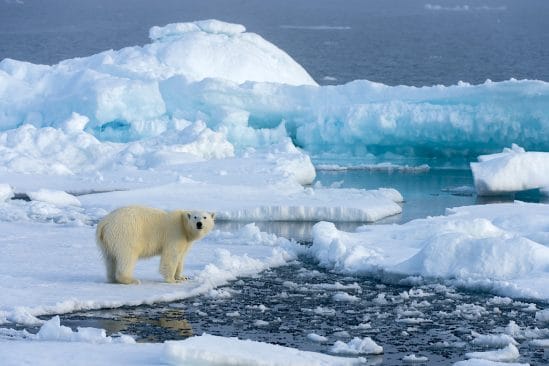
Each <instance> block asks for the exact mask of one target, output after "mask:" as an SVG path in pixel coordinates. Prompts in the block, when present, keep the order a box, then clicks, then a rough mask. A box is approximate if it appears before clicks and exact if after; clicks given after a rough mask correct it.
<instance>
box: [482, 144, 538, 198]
mask: <svg viewBox="0 0 549 366" xmlns="http://www.w3.org/2000/svg"><path fill="white" fill-rule="evenodd" d="M478 160H479V162H478V163H471V170H472V171H473V178H474V181H475V187H476V190H477V193H478V194H479V195H496V194H502V193H510V192H518V191H523V190H527V189H534V188H544V187H549V152H526V151H524V149H522V148H520V147H519V146H517V145H513V147H512V148H511V149H504V150H503V152H502V153H498V154H493V155H483V156H479V158H478Z"/></svg>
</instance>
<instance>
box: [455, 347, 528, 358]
mask: <svg viewBox="0 0 549 366" xmlns="http://www.w3.org/2000/svg"><path fill="white" fill-rule="evenodd" d="M465 357H467V358H480V359H483V360H488V361H497V362H510V361H515V360H516V359H517V358H519V357H520V353H519V350H518V348H517V347H516V346H515V345H513V344H509V345H508V346H507V347H505V348H502V349H499V350H495V351H484V352H468V353H466V354H465Z"/></svg>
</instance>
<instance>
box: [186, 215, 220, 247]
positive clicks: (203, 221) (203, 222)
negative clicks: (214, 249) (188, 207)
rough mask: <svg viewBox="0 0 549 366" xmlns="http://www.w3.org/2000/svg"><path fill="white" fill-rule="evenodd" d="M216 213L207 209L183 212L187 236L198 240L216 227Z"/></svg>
mask: <svg viewBox="0 0 549 366" xmlns="http://www.w3.org/2000/svg"><path fill="white" fill-rule="evenodd" d="M214 219H215V213H213V212H205V211H186V212H184V213H183V223H184V228H185V232H186V234H187V236H188V237H189V238H190V239H191V240H198V239H200V238H203V237H204V236H206V234H208V233H209V232H210V231H211V230H212V229H213V227H214V224H215V222H214Z"/></svg>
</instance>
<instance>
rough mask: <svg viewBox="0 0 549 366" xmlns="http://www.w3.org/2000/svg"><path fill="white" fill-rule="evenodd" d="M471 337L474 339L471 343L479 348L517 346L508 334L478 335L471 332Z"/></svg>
mask: <svg viewBox="0 0 549 366" xmlns="http://www.w3.org/2000/svg"><path fill="white" fill-rule="evenodd" d="M472 335H473V337H475V339H473V341H472V343H473V344H476V345H480V346H489V347H505V346H507V345H508V344H513V345H515V346H518V342H517V341H515V339H514V338H513V337H511V336H510V335H508V334H479V333H476V332H472Z"/></svg>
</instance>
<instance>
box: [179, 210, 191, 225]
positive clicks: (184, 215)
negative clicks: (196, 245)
mask: <svg viewBox="0 0 549 366" xmlns="http://www.w3.org/2000/svg"><path fill="white" fill-rule="evenodd" d="M190 219H191V213H190V212H189V211H181V220H182V221H183V222H184V223H185V222H188V221H189V220H190Z"/></svg>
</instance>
